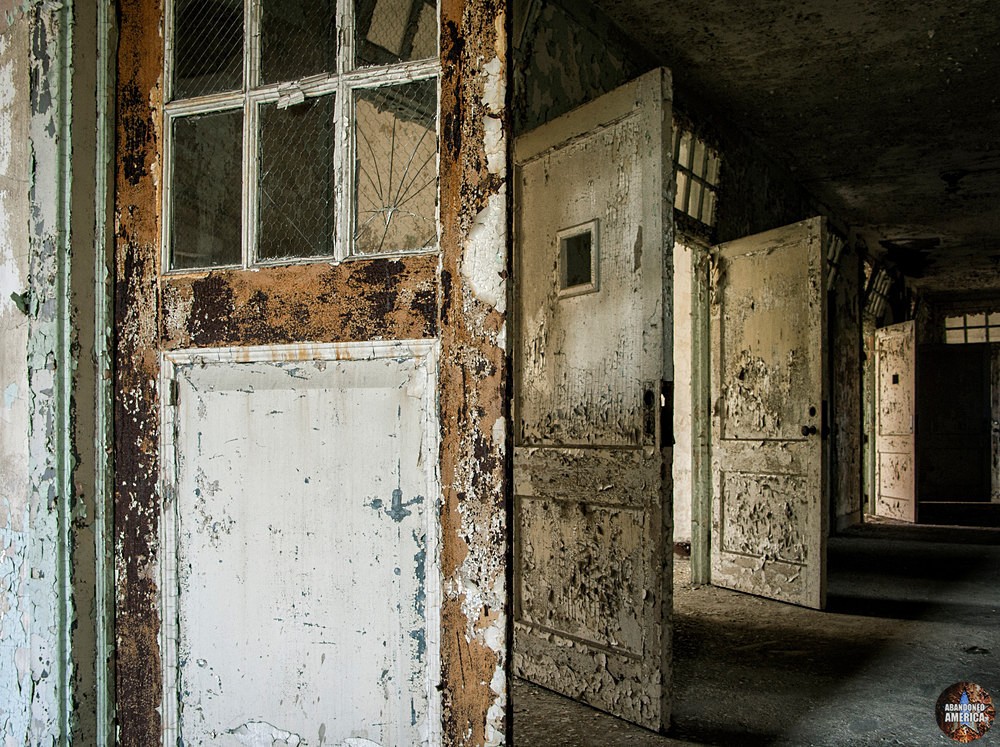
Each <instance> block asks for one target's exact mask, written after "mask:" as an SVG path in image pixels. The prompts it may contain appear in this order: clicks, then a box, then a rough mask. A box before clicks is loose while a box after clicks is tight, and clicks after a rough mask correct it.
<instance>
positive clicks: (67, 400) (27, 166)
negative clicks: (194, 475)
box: [0, 3, 86, 745]
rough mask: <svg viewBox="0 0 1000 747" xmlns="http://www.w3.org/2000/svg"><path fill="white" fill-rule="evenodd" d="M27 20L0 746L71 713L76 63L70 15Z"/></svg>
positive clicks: (6, 265) (10, 352)
mask: <svg viewBox="0 0 1000 747" xmlns="http://www.w3.org/2000/svg"><path fill="white" fill-rule="evenodd" d="M21 10H22V13H21V14H13V15H11V16H9V18H7V20H8V21H12V24H11V25H10V26H9V27H6V24H5V27H6V28H5V31H3V33H2V35H0V320H2V321H0V324H2V327H0V329H2V333H3V343H4V344H3V349H4V358H3V363H2V364H0V365H2V367H3V378H2V384H3V391H4V402H3V408H2V418H3V428H2V439H3V443H2V459H3V464H2V467H3V468H2V473H0V474H2V477H0V480H2V481H3V482H2V493H0V662H2V666H0V671H2V672H3V675H2V678H0V704H2V708H3V712H2V713H0V738H2V739H3V740H4V744H13V743H17V744H22V743H24V744H39V745H41V744H55V743H57V742H60V741H61V740H62V739H65V738H68V737H69V734H70V730H71V728H72V727H71V723H72V720H73V715H74V714H73V712H72V711H73V702H72V697H73V696H72V692H71V690H72V681H73V679H74V671H73V664H72V660H71V653H70V646H71V642H72V636H73V631H74V629H75V627H76V625H77V620H76V618H75V607H74V603H75V598H74V596H73V594H72V588H71V576H72V573H71V566H70V563H71V560H70V553H71V551H72V546H71V541H72V536H73V533H72V526H71V521H72V515H73V499H74V496H73V489H72V483H71V476H72V470H73V462H72V459H73V457H72V453H71V450H72V440H71V435H70V430H71V387H72V385H73V381H74V371H75V360H74V356H73V355H72V352H71V344H72V341H73V332H72V328H71V318H70V312H69V303H68V296H69V288H68V276H69V255H70V251H69V238H70V231H69V225H68V218H69V215H70V206H71V194H70V181H69V180H70V174H71V168H70V162H69V154H70V147H69V138H70V131H69V127H68V122H69V106H70V103H69V95H70V93H69V92H70V76H71V69H72V66H71V61H70V57H69V55H70V46H69V44H70V40H71V33H70V26H69V17H68V12H67V9H66V8H65V7H64V6H62V5H61V4H42V3H34V4H30V5H24V6H22V8H21ZM25 439H26V440H25ZM82 575H84V576H86V570H85V569H84V571H83V573H82Z"/></svg>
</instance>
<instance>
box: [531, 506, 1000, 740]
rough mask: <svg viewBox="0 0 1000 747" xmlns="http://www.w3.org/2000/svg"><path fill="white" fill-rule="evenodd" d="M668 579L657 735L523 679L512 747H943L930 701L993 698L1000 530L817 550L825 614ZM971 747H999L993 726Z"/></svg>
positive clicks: (999, 685) (896, 534)
mask: <svg viewBox="0 0 1000 747" xmlns="http://www.w3.org/2000/svg"><path fill="white" fill-rule="evenodd" d="M675 570H676V572H675V583H674V589H675V598H674V611H675V618H674V619H675V628H674V666H675V669H674V711H673V728H672V730H671V733H670V737H664V736H660V735H657V734H654V733H652V732H649V731H646V730H644V729H641V728H638V727H635V726H632V725H630V724H626V723H625V722H623V721H620V720H618V719H615V718H612V717H610V716H607V715H605V714H602V713H600V712H598V711H595V710H593V709H590V708H588V707H586V706H582V705H579V704H577V703H574V702H572V701H570V700H567V699H566V698H562V697H560V696H558V695H555V694H554V693H551V692H549V691H547V690H543V689H541V688H538V687H535V686H533V685H531V684H529V683H526V682H523V681H517V682H516V683H515V685H514V737H515V738H514V744H515V745H516V746H517V747H550V746H553V747H554V746H556V745H566V746H567V747H598V746H600V747H606V746H608V745H629V746H630V747H654V745H655V746H657V747H659V746H662V747H669V746H671V745H734V746H737V747H752V746H753V745H788V746H789V747H793V746H794V747H805V746H806V745H908V746H918V745H947V744H955V742H952V741H951V740H950V739H948V738H947V737H945V736H944V735H943V734H942V733H941V732H940V730H939V729H938V727H937V724H936V722H935V716H934V704H935V702H936V700H937V698H938V696H939V695H940V694H941V692H942V691H943V690H944V689H945V688H946V687H948V686H949V685H952V684H954V683H955V682H958V681H962V680H966V681H972V682H976V683H978V684H979V685H981V686H983V687H984V688H986V690H987V691H989V692H990V693H991V694H992V696H993V698H994V704H997V703H998V701H1000V532H997V531H996V530H978V531H977V530H966V529H946V528H930V527H896V526H891V527H883V526H878V525H874V526H871V525H868V526H864V527H859V528H858V529H857V530H855V531H853V532H852V533H851V534H850V535H849V536H840V537H836V538H832V539H831V540H830V542H829V579H828V605H827V610H826V611H825V612H817V611H814V610H807V609H802V608H798V607H793V606H790V605H786V604H782V603H779V602H772V601H769V600H764V599H759V598H756V597H752V596H748V595H745V594H740V593H738V592H731V591H726V590H724V589H717V588H714V587H697V588H692V587H691V584H690V563H689V562H688V561H687V560H684V559H680V560H677V563H676V569H675ZM978 744H982V745H984V747H986V746H987V745H990V744H1000V725H997V726H995V728H994V729H993V731H992V732H991V733H989V734H987V735H986V736H985V737H984V738H983V739H982V740H981V741H979V742H978Z"/></svg>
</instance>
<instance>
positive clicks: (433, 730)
mask: <svg viewBox="0 0 1000 747" xmlns="http://www.w3.org/2000/svg"><path fill="white" fill-rule="evenodd" d="M420 345H422V346H423V350H420V351H419V352H418V354H417V355H414V354H413V349H412V348H407V347H404V346H399V345H392V344H386V345H385V346H382V348H381V349H378V348H373V346H372V345H371V344H369V345H366V346H360V345H359V346H351V345H346V346H318V347H317V348H313V349H312V350H304V349H303V348H289V349H281V348H274V349H269V350H268V349H261V350H258V351H256V352H253V351H250V353H247V351H221V352H218V353H216V354H213V351H204V350H201V351H198V352H197V353H196V354H194V353H192V354H183V353H182V354H171V355H168V356H167V357H166V361H165V366H164V368H165V375H166V376H168V377H171V378H172V379H173V381H174V382H176V384H175V385H174V392H175V393H176V399H177V403H176V405H175V406H174V407H169V406H168V407H167V408H166V412H165V415H164V422H165V423H166V424H167V426H168V428H167V431H168V432H167V433H166V434H165V438H166V444H165V448H164V451H165V454H166V455H167V456H168V457H171V458H168V459H165V460H164V462H165V464H164V470H165V474H164V483H165V488H166V490H165V493H164V494H165V495H167V496H171V497H172V500H171V501H169V502H168V505H167V507H166V509H165V513H164V527H165V529H164V538H163V539H164V543H165V546H166V548H167V549H166V550H165V552H164V556H165V557H169V558H176V566H172V567H171V565H170V563H169V562H168V563H166V565H165V567H164V589H166V590H174V592H175V593H174V594H169V593H165V602H164V603H165V605H166V606H167V608H168V609H165V610H164V621H165V625H164V628H165V631H164V636H165V638H164V641H163V644H164V648H163V650H164V651H165V652H166V654H167V658H168V661H167V662H165V666H164V671H165V673H166V675H165V676H166V681H165V683H164V684H165V693H164V712H165V718H164V722H165V729H166V730H165V733H164V744H179V743H181V741H182V742H183V743H184V744H185V745H200V744H206V745H207V744H212V745H230V744H231V745H234V747H235V745H246V744H267V745H271V744H272V743H273V744H277V745H284V744H288V745H296V744H300V743H301V744H330V745H340V744H343V743H345V740H348V739H352V738H353V739H364V740H368V741H367V742H363V743H364V744H374V745H383V746H384V747H389V746H390V745H401V744H413V745H417V744H421V745H423V744H435V743H438V741H439V735H438V728H439V727H438V724H439V723H440V711H439V705H438V703H437V694H436V690H435V685H436V684H437V682H438V672H439V668H440V667H439V663H438V662H439V659H438V649H437V646H438V643H437V627H438V616H439V604H438V601H437V599H438V594H439V591H438V585H439V582H438V575H439V571H438V564H437V545H436V530H435V527H436V520H437V510H438V508H437V507H438V489H437V488H436V486H435V484H434V477H433V473H432V472H431V471H429V468H428V466H427V465H431V464H433V463H434V462H435V460H436V450H435V446H434V444H435V439H434V436H433V434H434V428H433V427H431V424H430V422H429V420H428V418H430V417H431V415H432V414H433V412H434V408H433V401H434V387H433V381H432V377H433V366H432V361H433V358H432V357H430V355H429V354H430V352H431V350H430V348H429V346H427V345H426V344H420ZM247 358H249V360H248V359H247ZM299 358H301V359H299ZM337 358H340V360H337ZM351 358H355V359H353V360H352V359H351ZM165 390H166V389H165ZM399 631H405V632H408V635H406V636H400V633H399ZM261 740H263V741H261ZM299 740H301V741H299Z"/></svg>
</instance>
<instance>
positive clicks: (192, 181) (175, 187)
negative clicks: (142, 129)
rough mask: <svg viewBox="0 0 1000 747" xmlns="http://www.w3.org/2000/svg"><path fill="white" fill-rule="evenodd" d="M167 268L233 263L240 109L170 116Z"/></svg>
mask: <svg viewBox="0 0 1000 747" xmlns="http://www.w3.org/2000/svg"><path fill="white" fill-rule="evenodd" d="M171 126H172V130H173V141H172V143H171V147H172V151H171V153H172V156H173V176H172V181H171V192H170V196H171V216H172V223H171V234H170V238H171V241H170V267H171V268H172V269H175V270H183V269H191V268H195V267H218V266H220V265H235V264H239V262H240V259H241V258H242V249H241V246H242V238H241V230H242V221H241V219H240V208H241V202H242V200H241V190H240V182H241V179H242V171H243V165H242V164H243V110H242V109H234V110H231V111H225V112H219V113H214V114H200V115H196V116H190V117H177V118H174V119H173V120H172V125H171Z"/></svg>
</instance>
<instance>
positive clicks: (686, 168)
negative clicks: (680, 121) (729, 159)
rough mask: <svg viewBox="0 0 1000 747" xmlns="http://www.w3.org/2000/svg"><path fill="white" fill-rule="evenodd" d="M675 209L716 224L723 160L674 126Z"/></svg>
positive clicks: (697, 140)
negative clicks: (716, 206)
mask: <svg viewBox="0 0 1000 747" xmlns="http://www.w3.org/2000/svg"><path fill="white" fill-rule="evenodd" d="M673 151H674V174H675V179H676V184H677V192H676V195H675V196H674V209H675V210H678V211H680V212H681V213H683V214H684V215H687V216H689V217H691V218H694V219H695V220H696V221H698V222H700V223H702V224H704V225H706V226H709V227H711V226H713V225H715V204H716V202H717V200H718V193H719V171H720V169H721V165H722V159H721V157H720V156H719V154H718V152H716V151H715V150H714V149H712V148H710V147H709V146H708V145H707V144H706V143H705V141H704V140H701V139H700V138H697V137H695V136H694V135H693V134H692V133H691V132H690V131H688V130H684V129H682V128H680V127H678V126H677V124H676V123H674V143H673Z"/></svg>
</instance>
